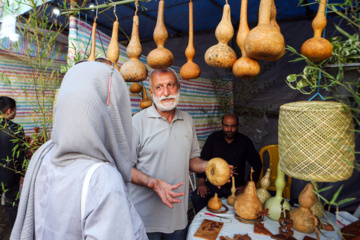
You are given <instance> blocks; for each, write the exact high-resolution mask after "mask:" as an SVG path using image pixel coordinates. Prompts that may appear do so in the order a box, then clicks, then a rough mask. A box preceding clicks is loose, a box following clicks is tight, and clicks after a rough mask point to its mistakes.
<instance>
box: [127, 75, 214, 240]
mask: <svg viewBox="0 0 360 240" xmlns="http://www.w3.org/2000/svg"><path fill="white" fill-rule="evenodd" d="M149 79H150V88H149V92H150V94H151V96H152V98H153V101H154V104H153V105H152V106H151V107H149V108H147V109H145V110H142V111H141V112H140V113H138V114H136V115H135V116H134V117H133V148H135V149H136V151H133V152H134V156H133V158H132V159H133V168H132V172H131V173H132V177H131V183H132V184H131V186H130V199H131V201H132V202H133V204H134V205H135V208H136V209H137V211H138V212H139V214H140V216H141V219H142V220H143V222H144V224H145V228H146V232H147V235H148V237H149V239H150V240H153V239H160V238H162V239H186V234H187V209H188V189H189V181H188V175H189V169H190V170H191V171H193V172H197V173H203V172H204V171H205V169H206V165H207V161H204V160H202V159H200V158H199V156H200V148H199V143H198V140H197V137H196V133H195V127H194V123H193V120H192V118H191V116H190V115H189V114H188V113H186V112H183V111H181V110H179V109H177V108H176V106H177V104H178V103H179V100H180V85H179V82H178V79H177V76H176V73H175V72H174V71H173V70H171V69H163V70H155V71H153V72H152V73H151V74H150V77H149ZM135 154H136V155H135ZM159 197H160V199H161V201H160V199H159Z"/></svg>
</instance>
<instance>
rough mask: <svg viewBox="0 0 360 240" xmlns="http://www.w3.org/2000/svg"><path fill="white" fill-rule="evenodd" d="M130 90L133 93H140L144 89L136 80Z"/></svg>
mask: <svg viewBox="0 0 360 240" xmlns="http://www.w3.org/2000/svg"><path fill="white" fill-rule="evenodd" d="M129 90H130V92H131V93H140V92H141V91H142V87H141V85H140V84H139V83H137V82H134V83H133V84H131V86H130V89H129Z"/></svg>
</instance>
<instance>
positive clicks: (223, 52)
mask: <svg viewBox="0 0 360 240" xmlns="http://www.w3.org/2000/svg"><path fill="white" fill-rule="evenodd" d="M215 36H216V39H217V40H218V42H219V43H218V44H216V45H214V46H212V47H210V48H209V49H208V50H206V52H205V62H206V63H207V64H208V65H209V66H211V67H218V68H231V67H232V66H233V64H234V62H235V61H236V54H235V52H234V50H233V49H232V48H231V47H229V46H228V42H229V41H230V40H231V38H232V37H233V36H234V28H233V26H232V24H231V12H230V5H229V4H228V3H227V0H226V4H225V6H224V9H223V15H222V19H221V21H220V23H219V25H218V26H217V27H216V30H215Z"/></svg>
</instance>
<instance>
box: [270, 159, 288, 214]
mask: <svg viewBox="0 0 360 240" xmlns="http://www.w3.org/2000/svg"><path fill="white" fill-rule="evenodd" d="M285 184H286V183H285V174H284V172H283V171H281V169H280V164H278V165H277V177H276V180H275V187H276V195H275V197H272V198H269V199H268V200H267V201H266V202H265V207H264V208H265V209H266V208H267V209H269V212H268V217H269V218H271V219H272V220H274V221H278V220H279V218H280V216H281V212H282V211H285V210H289V211H290V209H291V206H290V203H288V201H284V203H283V205H282V206H281V201H282V200H283V199H284V198H283V196H282V193H283V191H284V188H285Z"/></svg>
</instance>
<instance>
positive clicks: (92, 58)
mask: <svg viewBox="0 0 360 240" xmlns="http://www.w3.org/2000/svg"><path fill="white" fill-rule="evenodd" d="M97 14H98V10H97V9H96V16H95V18H94V23H93V27H92V30H91V50H90V55H89V58H88V60H89V61H95V45H96V25H97V24H96V19H97V18H98V17H97Z"/></svg>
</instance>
